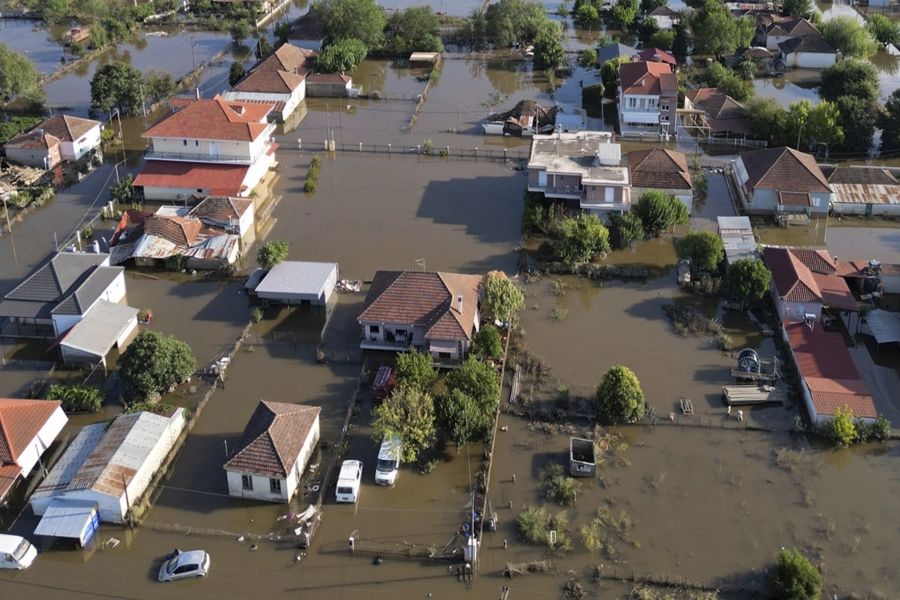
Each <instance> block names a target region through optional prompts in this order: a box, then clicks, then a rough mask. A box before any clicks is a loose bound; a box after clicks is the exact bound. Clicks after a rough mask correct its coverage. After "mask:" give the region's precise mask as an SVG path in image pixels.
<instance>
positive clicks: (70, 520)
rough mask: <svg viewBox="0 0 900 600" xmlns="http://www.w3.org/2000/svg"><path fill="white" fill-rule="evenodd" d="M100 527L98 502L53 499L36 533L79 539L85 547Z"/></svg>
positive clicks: (35, 530)
mask: <svg viewBox="0 0 900 600" xmlns="http://www.w3.org/2000/svg"><path fill="white" fill-rule="evenodd" d="M99 527H100V516H99V515H98V514H97V503H96V502H88V501H80V500H62V499H59V500H53V501H52V502H50V504H49V506H47V510H46V511H45V512H44V516H43V517H41V522H40V523H38V526H37V527H36V528H35V529H34V533H35V534H36V535H43V536H47V537H55V538H69V539H73V540H78V543H79V544H81V546H82V547H83V546H84V545H85V544H87V543H88V542H89V541H90V539H91V538H92V537H93V536H94V534H95V533H96V532H97V529H98V528H99Z"/></svg>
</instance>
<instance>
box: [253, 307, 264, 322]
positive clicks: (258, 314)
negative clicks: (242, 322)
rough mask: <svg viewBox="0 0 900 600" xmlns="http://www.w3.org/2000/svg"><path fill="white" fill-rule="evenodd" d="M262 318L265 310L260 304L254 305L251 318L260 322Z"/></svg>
mask: <svg viewBox="0 0 900 600" xmlns="http://www.w3.org/2000/svg"><path fill="white" fill-rule="evenodd" d="M262 319H263V310H262V309H261V308H260V307H258V306H254V307H253V310H251V311H250V320H251V321H253V322H254V323H259V322H260V321H262Z"/></svg>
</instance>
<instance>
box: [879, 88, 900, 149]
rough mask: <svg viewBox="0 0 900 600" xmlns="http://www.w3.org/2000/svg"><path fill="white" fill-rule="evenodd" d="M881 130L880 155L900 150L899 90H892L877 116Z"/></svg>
mask: <svg viewBox="0 0 900 600" xmlns="http://www.w3.org/2000/svg"><path fill="white" fill-rule="evenodd" d="M878 126H879V127H880V128H881V153H882V154H887V153H892V152H896V151H897V150H900V90H894V91H893V92H892V93H891V95H890V96H888V99H887V100H886V101H885V103H884V107H883V108H882V110H881V113H880V114H879V115H878Z"/></svg>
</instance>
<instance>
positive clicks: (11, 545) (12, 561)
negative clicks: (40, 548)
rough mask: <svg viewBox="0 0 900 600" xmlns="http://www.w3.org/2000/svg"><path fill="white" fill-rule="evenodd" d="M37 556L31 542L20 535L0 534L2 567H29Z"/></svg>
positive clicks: (0, 561) (0, 565)
mask: <svg viewBox="0 0 900 600" xmlns="http://www.w3.org/2000/svg"><path fill="white" fill-rule="evenodd" d="M35 558H37V550H36V549H35V547H34V546H32V545H31V542H29V541H28V540H26V539H25V538H23V537H21V536H18V535H6V534H0V569H27V568H28V567H30V566H31V563H33V562H34V559H35Z"/></svg>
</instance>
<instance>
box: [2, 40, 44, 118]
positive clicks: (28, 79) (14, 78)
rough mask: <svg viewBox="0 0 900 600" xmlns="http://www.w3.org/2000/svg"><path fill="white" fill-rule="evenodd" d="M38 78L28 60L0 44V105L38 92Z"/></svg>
mask: <svg viewBox="0 0 900 600" xmlns="http://www.w3.org/2000/svg"><path fill="white" fill-rule="evenodd" d="M39 82H40V77H39V76H38V72H37V71H36V70H35V68H34V65H33V64H32V63H31V61H30V60H28V58H26V57H25V56H23V55H21V54H19V53H18V52H13V51H12V50H10V49H9V48H7V46H6V44H0V104H3V103H5V102H9V101H10V100H12V99H13V98H16V97H18V96H22V95H25V94H27V93H29V92H33V91H35V90H40V85H39Z"/></svg>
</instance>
